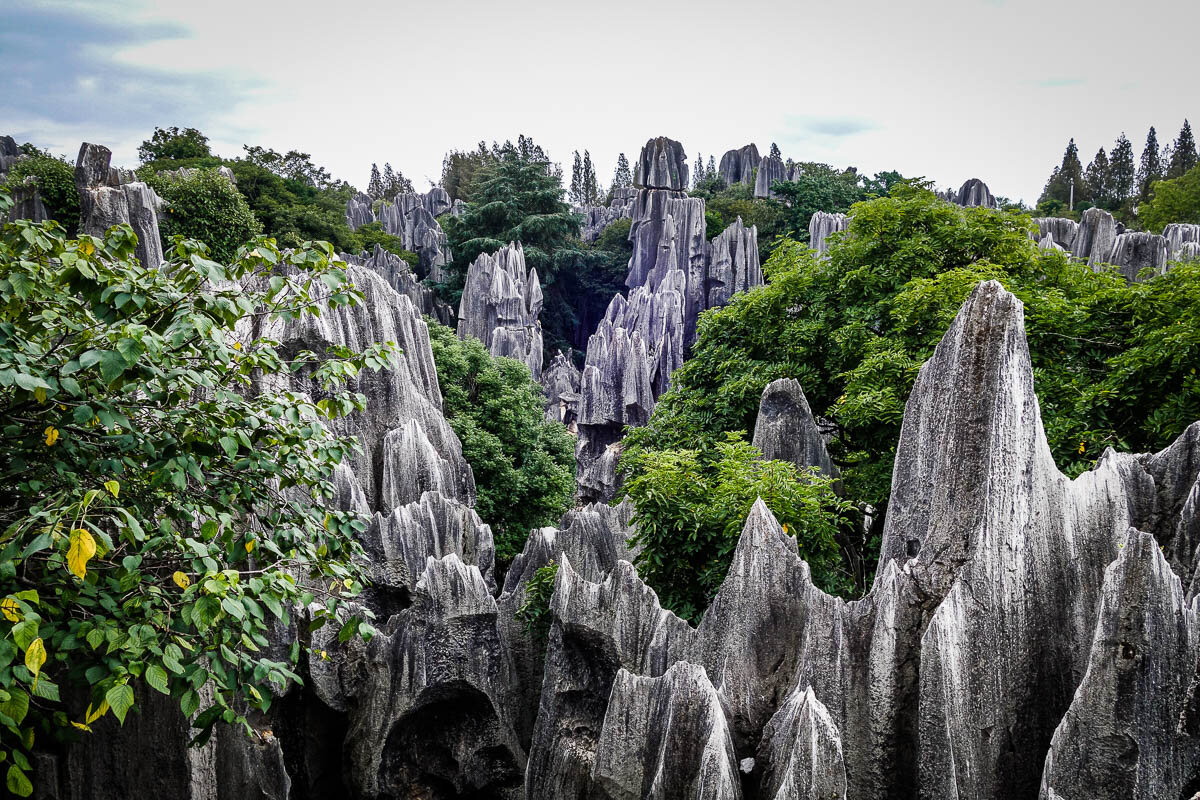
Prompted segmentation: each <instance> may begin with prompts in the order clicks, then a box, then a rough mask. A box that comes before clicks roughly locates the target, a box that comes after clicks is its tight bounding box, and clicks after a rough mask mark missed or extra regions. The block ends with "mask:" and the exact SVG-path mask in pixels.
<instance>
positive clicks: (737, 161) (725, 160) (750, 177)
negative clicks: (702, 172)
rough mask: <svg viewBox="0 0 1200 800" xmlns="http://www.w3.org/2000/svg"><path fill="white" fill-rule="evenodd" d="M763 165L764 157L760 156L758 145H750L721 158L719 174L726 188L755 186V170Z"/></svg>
mask: <svg viewBox="0 0 1200 800" xmlns="http://www.w3.org/2000/svg"><path fill="white" fill-rule="evenodd" d="M761 163H762V157H761V156H759V154H758V145H756V144H748V145H746V146H745V147H742V148H739V149H737V150H728V151H726V153H725V155H723V156H721V163H720V165H719V166H718V167H717V173H718V174H719V175H720V176H721V180H723V181H724V182H725V185H726V186H733V185H734V184H735V183H744V184H746V185H747V186H753V185H754V174H755V170H757V169H758V168H759V164H761Z"/></svg>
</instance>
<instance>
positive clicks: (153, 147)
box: [138, 127, 212, 164]
mask: <svg viewBox="0 0 1200 800" xmlns="http://www.w3.org/2000/svg"><path fill="white" fill-rule="evenodd" d="M211 155H212V151H211V150H209V148H208V137H207V136H205V135H204V134H203V133H201V132H200V131H198V130H196V129H195V128H184V129H183V130H180V129H179V128H177V127H170V128H155V129H154V133H153V134H151V136H150V138H149V139H147V140H145V141H144V142H142V144H141V146H140V147H138V158H140V159H141V160H142V163H143V164H146V163H149V162H151V161H160V160H163V159H169V160H172V161H178V160H180V159H185V158H208V157H209V156H211Z"/></svg>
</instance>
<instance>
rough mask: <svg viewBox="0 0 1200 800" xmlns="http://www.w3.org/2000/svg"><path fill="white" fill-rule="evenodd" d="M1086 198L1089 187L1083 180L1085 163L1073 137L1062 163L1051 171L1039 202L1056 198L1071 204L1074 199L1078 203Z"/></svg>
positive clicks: (1064, 203)
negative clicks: (1080, 158)
mask: <svg viewBox="0 0 1200 800" xmlns="http://www.w3.org/2000/svg"><path fill="white" fill-rule="evenodd" d="M1086 199H1087V187H1086V186H1085V184H1084V180H1083V164H1082V163H1080V161H1079V148H1078V147H1077V146H1076V145H1075V140H1074V139H1071V141H1070V142H1068V143H1067V150H1066V152H1065V153H1063V160H1062V164H1060V165H1059V166H1057V167H1055V169H1054V171H1053V172H1052V173H1050V180H1048V181H1046V188H1045V189H1044V190H1043V191H1042V196H1041V198H1040V199H1039V200H1038V202H1039V203H1044V202H1046V201H1047V200H1056V201H1058V202H1060V203H1062V204H1063V205H1070V203H1071V201H1072V200H1074V201H1075V202H1076V203H1078V202H1079V201H1080V200H1086Z"/></svg>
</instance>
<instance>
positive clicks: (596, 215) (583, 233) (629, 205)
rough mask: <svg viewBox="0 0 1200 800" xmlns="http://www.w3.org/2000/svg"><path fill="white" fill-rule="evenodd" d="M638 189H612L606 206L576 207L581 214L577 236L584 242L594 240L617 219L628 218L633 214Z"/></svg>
mask: <svg viewBox="0 0 1200 800" xmlns="http://www.w3.org/2000/svg"><path fill="white" fill-rule="evenodd" d="M637 195H638V190H637V189H635V188H633V187H631V186H630V187H625V188H621V189H614V190H613V196H612V201H611V202H610V203H609V204H608V205H607V206H588V207H586V208H583V207H577V208H576V209H575V211H576V213H580V214H582V215H583V225H582V227H581V229H580V232H579V237H580V238H581V239H583V240H584V241H585V242H594V241H596V240H597V239H599V238H600V234H602V233H604V229H605V228H607V227H608V226H609V225H611V224H613V223H614V222H616V221H617V220H619V219H628V218H629V217H630V216H631V215H632V214H633V206H634V203H635V202H636V200H637Z"/></svg>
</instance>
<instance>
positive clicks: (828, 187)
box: [773, 162, 867, 242]
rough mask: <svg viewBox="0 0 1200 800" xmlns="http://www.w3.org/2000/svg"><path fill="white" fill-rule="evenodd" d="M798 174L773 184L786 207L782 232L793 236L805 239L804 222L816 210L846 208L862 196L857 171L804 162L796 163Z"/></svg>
mask: <svg viewBox="0 0 1200 800" xmlns="http://www.w3.org/2000/svg"><path fill="white" fill-rule="evenodd" d="M797 166H798V167H799V170H798V174H796V175H795V176H794V178H793V179H792V180H790V181H783V182H781V183H776V184H775V186H774V187H773V188H774V190H775V193H776V194H777V195H779V197H780V200H781V201H782V202H783V204H784V205H785V206H787V208H788V221H787V227H786V232H787V234H788V235H789V236H791V237H792V238H793V239H795V240H797V241H801V242H807V241H808V223H809V221H810V220H811V219H812V215H813V214H815V213H816V212H818V211H825V212H827V213H833V212H835V211H842V212H844V211H848V210H849V209H850V206H852V205H854V204H855V203H857V202H858V201H859V200H863V199H865V198H866V196H867V193H866V190H865V188H864V187H863V185H862V181H861V178H860V176H859V174H858V171H857V170H855V169H853V168H850V169H845V170H839V169H835V168H834V167H831V166H829V165H828V164H817V163H814V162H805V163H801V164H798V165H797Z"/></svg>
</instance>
